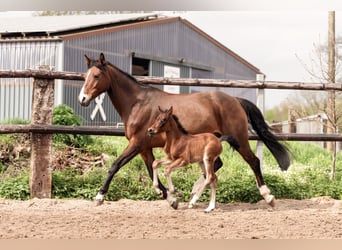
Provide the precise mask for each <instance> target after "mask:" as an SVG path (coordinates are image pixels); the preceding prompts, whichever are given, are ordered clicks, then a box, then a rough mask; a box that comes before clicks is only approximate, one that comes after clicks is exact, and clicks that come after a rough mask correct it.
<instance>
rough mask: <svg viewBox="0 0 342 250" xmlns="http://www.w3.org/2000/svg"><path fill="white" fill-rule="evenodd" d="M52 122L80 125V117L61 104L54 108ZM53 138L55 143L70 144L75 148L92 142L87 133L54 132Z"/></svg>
mask: <svg viewBox="0 0 342 250" xmlns="http://www.w3.org/2000/svg"><path fill="white" fill-rule="evenodd" d="M52 124H53V125H64V126H81V125H82V117H81V116H78V115H75V114H74V111H73V110H72V108H70V107H69V106H67V105H65V104H61V105H58V106H56V107H55V108H54V111H53V117H52ZM53 140H54V142H56V143H63V144H66V145H72V146H75V147H77V148H82V147H84V146H86V145H88V144H90V143H92V139H91V137H90V136H89V135H72V134H54V135H53Z"/></svg>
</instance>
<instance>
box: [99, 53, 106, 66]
mask: <svg viewBox="0 0 342 250" xmlns="http://www.w3.org/2000/svg"><path fill="white" fill-rule="evenodd" d="M105 61H106V59H105V56H104V54H103V53H101V54H100V57H99V62H100V63H101V64H102V65H103V64H104V62H105Z"/></svg>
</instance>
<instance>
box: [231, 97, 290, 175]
mask: <svg viewBox="0 0 342 250" xmlns="http://www.w3.org/2000/svg"><path fill="white" fill-rule="evenodd" d="M237 99H238V100H239V102H240V104H241V106H242V107H243V109H244V110H245V112H246V114H247V117H248V122H249V123H250V124H251V125H252V127H253V129H254V131H255V132H256V133H257V134H258V136H259V138H260V139H261V140H262V141H263V142H264V143H265V145H266V146H267V148H268V149H269V150H270V151H271V153H272V154H273V156H274V157H275V159H276V160H277V162H278V164H279V166H280V168H281V169H282V170H287V169H288V168H289V166H290V156H289V151H288V148H287V147H286V146H285V145H283V144H280V143H279V142H278V141H277V138H276V137H275V136H274V134H273V133H272V132H271V128H270V127H269V126H268V125H267V123H266V122H265V119H264V116H263V115H262V113H261V111H260V110H259V109H258V107H257V106H256V105H255V104H254V103H252V102H250V101H248V100H246V99H243V98H237Z"/></svg>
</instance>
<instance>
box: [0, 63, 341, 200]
mask: <svg viewBox="0 0 342 250" xmlns="http://www.w3.org/2000/svg"><path fill="white" fill-rule="evenodd" d="M30 77H33V78H34V80H33V95H32V96H33V100H32V115H31V124H30V125H1V126H0V134H8V133H31V147H32V148H31V150H32V151H31V165H30V196H31V198H33V197H38V198H49V197H51V179H52V177H51V172H50V169H51V168H50V167H51V164H52V163H51V162H52V159H51V147H52V143H51V138H52V136H51V134H53V133H68V134H90V135H114V136H123V135H124V130H123V129H121V128H115V127H88V126H77V127H76V126H53V125H51V122H52V110H53V99H54V88H53V86H54V84H53V83H54V79H62V80H77V81H83V80H84V76H83V74H81V73H76V72H56V71H52V70H49V69H46V68H44V67H40V68H39V69H38V70H14V71H13V70H0V78H30ZM136 78H137V81H138V82H140V83H145V84H155V85H183V86H206V87H238V88H257V89H266V88H267V89H296V90H335V91H341V90H342V85H341V84H321V83H303V82H297V83H293V82H275V81H238V80H212V79H188V78H161V77H141V76H139V77H136ZM276 136H277V138H278V139H279V140H295V141H342V136H340V135H326V134H316V135H313V134H276ZM249 138H250V139H251V140H257V139H258V137H257V136H256V135H252V134H251V135H250V137H249Z"/></svg>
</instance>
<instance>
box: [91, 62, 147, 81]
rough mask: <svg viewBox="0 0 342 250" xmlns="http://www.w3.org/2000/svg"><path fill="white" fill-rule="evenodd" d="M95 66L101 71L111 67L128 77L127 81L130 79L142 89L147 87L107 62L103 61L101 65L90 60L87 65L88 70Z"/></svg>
mask: <svg viewBox="0 0 342 250" xmlns="http://www.w3.org/2000/svg"><path fill="white" fill-rule="evenodd" d="M93 66H95V67H96V68H98V69H100V70H101V71H106V69H107V66H111V67H113V68H114V69H116V70H117V71H119V72H120V73H122V74H123V75H125V76H126V77H128V78H129V79H131V80H132V81H134V82H135V83H137V84H139V85H141V86H144V87H148V85H146V84H142V83H140V82H138V81H137V79H135V77H133V76H132V75H131V74H128V73H127V72H125V71H123V70H121V69H119V68H118V67H116V66H115V65H113V64H111V63H110V62H108V61H104V63H103V64H101V63H100V62H99V61H97V60H91V61H90V63H89V65H88V68H91V67H93Z"/></svg>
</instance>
